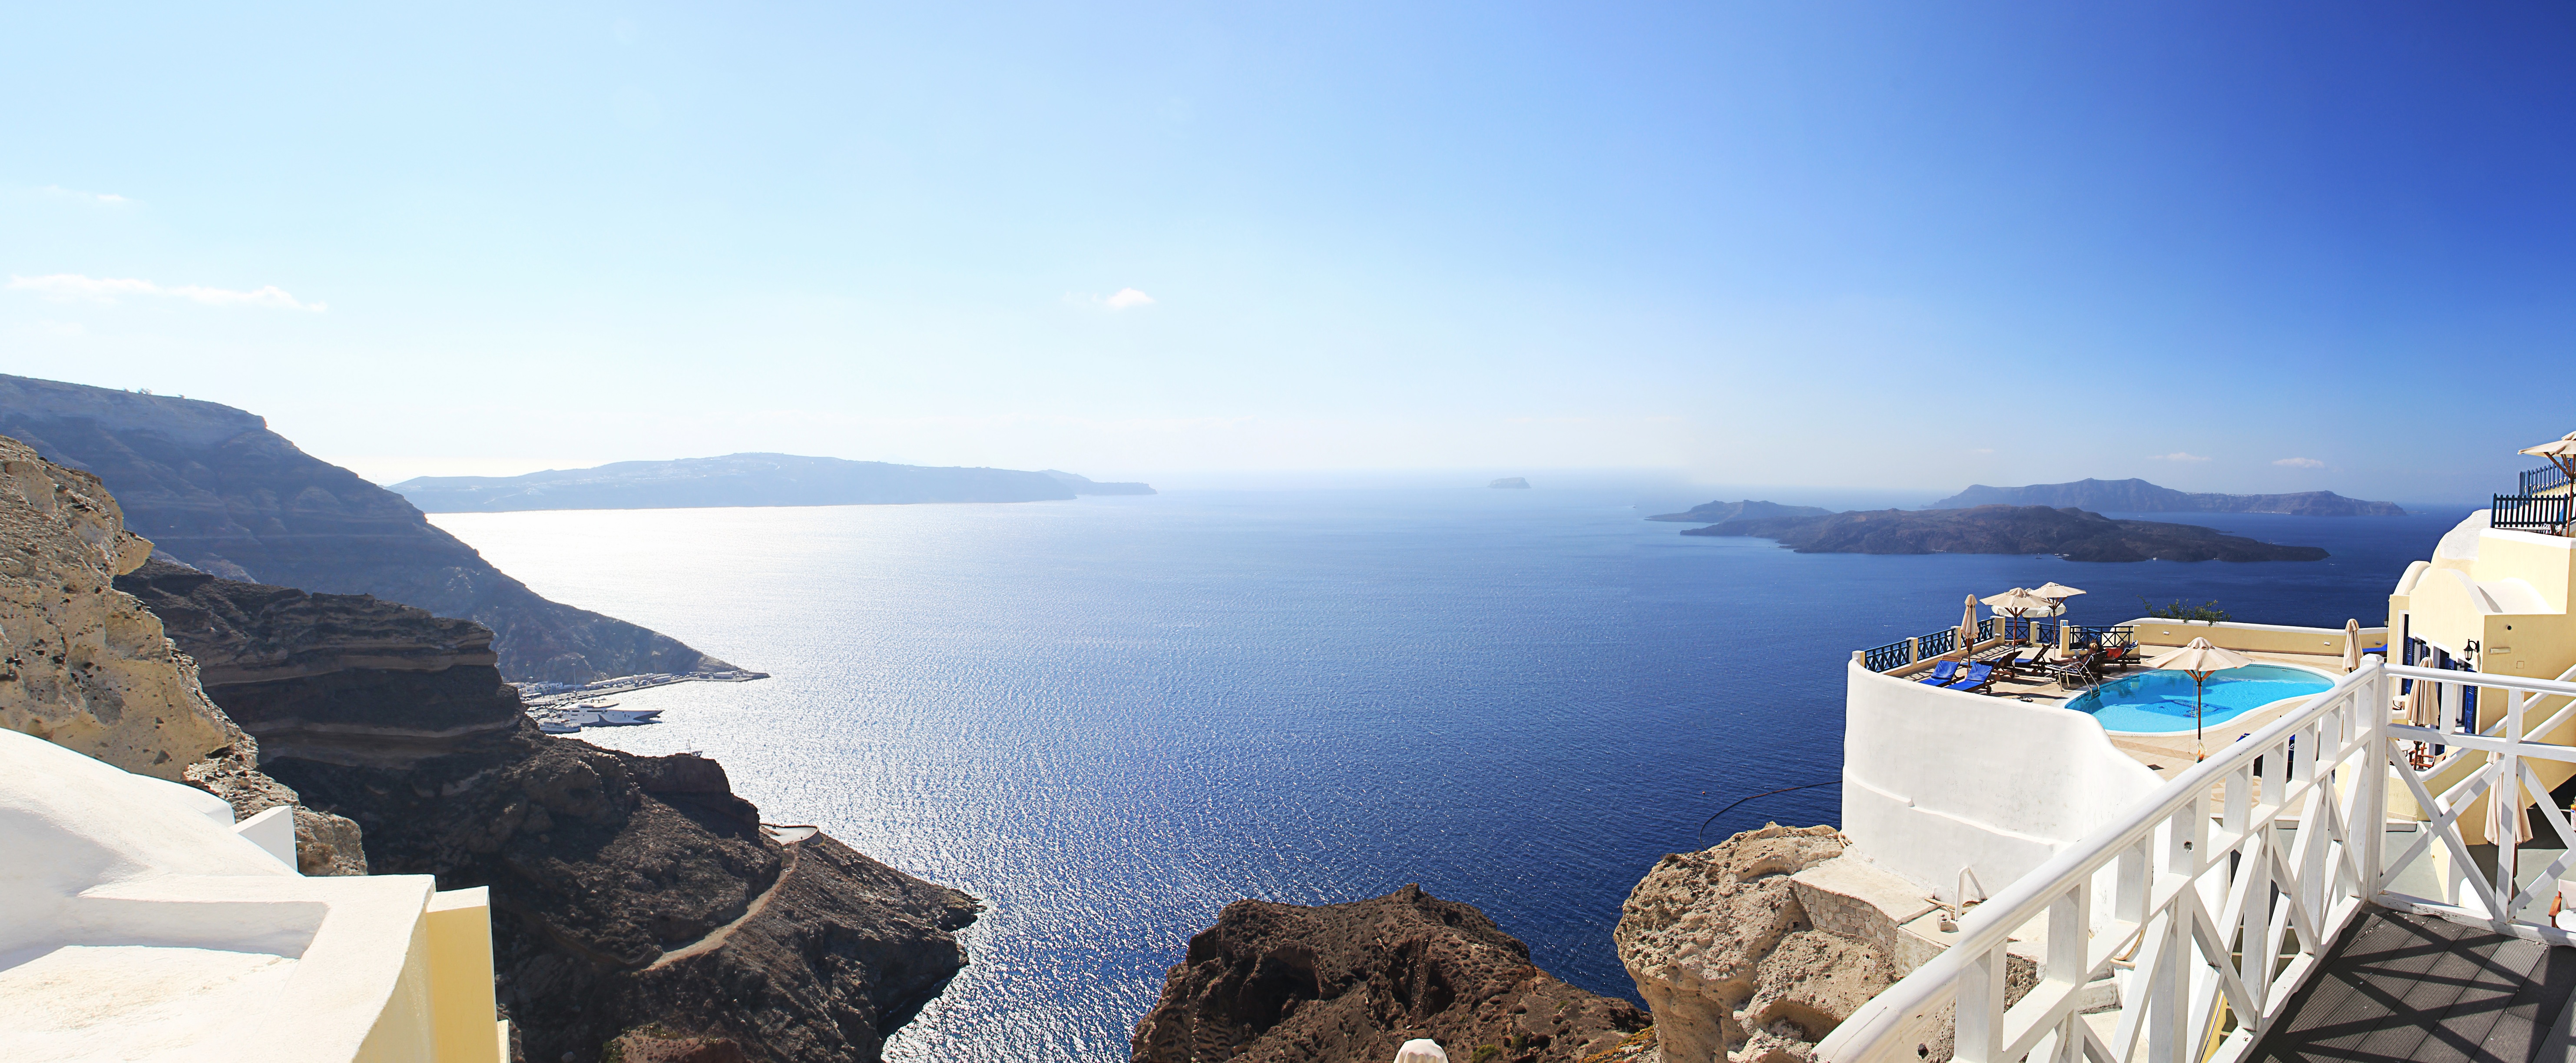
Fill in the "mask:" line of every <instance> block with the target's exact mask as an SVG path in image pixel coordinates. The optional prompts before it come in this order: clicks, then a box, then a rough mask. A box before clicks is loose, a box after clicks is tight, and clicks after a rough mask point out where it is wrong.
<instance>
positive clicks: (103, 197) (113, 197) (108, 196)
mask: <svg viewBox="0 0 2576 1063" xmlns="http://www.w3.org/2000/svg"><path fill="white" fill-rule="evenodd" d="M36 191H39V192H42V193H44V194H46V195H49V196H55V197H58V198H61V199H78V200H83V201H86V202H90V203H102V204H106V205H107V206H111V207H121V206H124V205H126V204H128V203H131V202H134V201H133V200H130V199H127V198H125V197H124V196H120V195H117V194H116V193H114V192H83V191H81V190H79V189H76V188H65V187H63V186H61V185H46V186H45V187H43V188H39V189H37V190H36Z"/></svg>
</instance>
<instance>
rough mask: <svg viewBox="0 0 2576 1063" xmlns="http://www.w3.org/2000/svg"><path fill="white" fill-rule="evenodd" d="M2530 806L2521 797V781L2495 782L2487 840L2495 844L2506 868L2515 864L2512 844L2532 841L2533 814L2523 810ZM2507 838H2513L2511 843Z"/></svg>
mask: <svg viewBox="0 0 2576 1063" xmlns="http://www.w3.org/2000/svg"><path fill="white" fill-rule="evenodd" d="M2528 807H2530V806H2529V805H2526V804H2524V803H2523V800H2522V784H2521V783H2520V782H2518V781H2516V780H2512V779H2507V780H2505V781H2503V782H2500V783H2498V784H2496V788H2495V792H2494V793H2491V794H2488V795H2487V840H2488V841H2490V842H2493V843H2495V847H2496V859H2498V860H2501V861H2504V862H2505V867H2506V868H2507V869H2510V868H2512V867H2513V863H2512V861H2513V855H2512V854H2513V847H2514V846H2515V845H2520V844H2522V843H2524V842H2527V841H2530V840H2531V817H2530V816H2527V815H2524V814H2523V811H2522V810H2523V809H2525V808H2528ZM2507 837H2510V838H2512V839H2513V841H2512V842H2511V843H2510V844H2508V843H2507V842H2506V841H2505V839H2506V838H2507ZM2506 873H2507V874H2511V873H2512V872H2511V871H2510V870H2508V871H2507V872H2506Z"/></svg>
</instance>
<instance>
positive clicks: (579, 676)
mask: <svg viewBox="0 0 2576 1063" xmlns="http://www.w3.org/2000/svg"><path fill="white" fill-rule="evenodd" d="M0 432H5V433H8V434H9V435H12V436H15V437H16V438H18V439H20V440H23V441H24V442H26V443H27V445H29V446H30V447H32V448H34V449H35V450H36V451H37V452H39V453H41V454H43V455H44V456H45V457H46V458H48V459H50V460H52V461H55V462H57V463H60V464H62V465H66V466H70V467H72V468H76V469H81V470H84V471H87V472H90V473H94V474H96V475H97V477H98V478H99V479H100V480H102V481H104V482H105V483H106V485H107V487H108V488H109V489H110V490H112V491H114V492H116V495H117V497H118V498H119V499H120V500H121V501H122V502H123V503H124V506H125V516H126V519H127V520H128V521H129V522H130V524H131V526H132V527H133V529H134V530H135V531H136V532H138V533H141V534H143V535H146V536H149V537H150V538H151V539H152V541H153V543H154V544H156V545H157V546H158V547H159V549H160V551H161V552H162V553H163V554H164V555H166V556H168V557H170V558H172V559H175V560H178V561H181V562H185V563H186V564H189V565H192V566H195V567H197V568H199V569H203V570H205V571H207V572H211V573H214V574H216V575H219V576H225V577H229V578H233V579H239V580H246V581H247V580H259V581H263V582H267V583H274V584H281V585H284V586H290V587H302V588H305V589H307V590H312V591H317V592H327V593H335V594H372V595H375V596H377V597H379V598H383V599H386V600H388V601H396V602H402V603H404V604H406V605H414V606H419V607H420V608H423V609H427V610H429V611H431V612H433V613H436V614H438V615H440V616H458V617H471V618H473V619H474V620H476V621H478V622H480V623H482V624H483V625H484V626H486V627H488V628H490V629H491V630H492V631H494V632H497V633H498V637H497V638H495V639H494V642H493V649H494V650H495V651H496V652H497V653H498V654H499V657H500V666H501V669H502V671H503V672H505V673H507V674H508V675H509V676H510V678H512V679H519V680H536V679H545V680H559V681H571V682H587V681H590V680H594V679H603V678H607V677H609V676H617V675H636V674H641V673H645V672H691V671H725V670H729V669H731V668H732V667H733V666H732V665H729V664H726V663H725V662H723V661H719V660H716V659H715V658H712V657H708V656H706V655H705V654H702V653H699V652H698V651H696V650H694V649H691V648H689V647H688V646H685V645H682V644H681V643H680V642H679V641H677V640H675V639H672V638H670V637H669V636H666V635H661V634H657V633H655V632H652V631H649V630H646V629H644V628H641V627H637V626H635V625H633V624H629V623H626V622H625V621H622V620H617V619H614V618H612V617H606V616H601V615H599V614H598V613H593V612H589V611H587V610H582V609H575V608H573V607H571V606H568V605H563V604H560V603H557V602H551V601H548V600H546V599H544V598H542V597H539V596H538V595H537V593H536V592H534V591H531V590H529V589H528V588H527V585H525V584H522V583H520V582H519V581H518V580H515V579H511V578H510V577H509V576H507V575H504V574H503V573H502V572H501V571H500V570H499V569H496V568H494V567H492V565H491V563H489V562H487V561H485V560H483V557H482V555H480V554H477V553H475V552H474V548H473V547H470V546H467V545H465V544H464V543H462V542H459V541H457V539H456V537H455V536H452V535H449V534H447V533H446V532H444V531H440V530H439V529H438V528H436V527H434V526H432V525H431V524H430V523H429V520H428V518H426V517H423V516H422V515H421V512H420V511H419V510H418V509H414V508H413V507H412V505H411V503H409V502H405V501H403V498H402V496H400V495H397V494H394V493H393V492H391V491H387V490H385V489H384V488H381V487H378V486H376V485H374V484H371V483H368V482H367V481H366V480H364V479H361V478H359V476H358V475H357V474H356V473H353V472H350V471H349V470H347V469H343V468H340V467H339V466H337V465H332V464H330V463H328V462H325V461H321V460H318V459H316V458H314V457H313V456H311V455H309V454H306V453H304V452H303V451H301V450H298V449H296V448H295V444H293V443H290V442H288V441H287V440H286V439H285V438H284V437H282V436H279V435H278V434H277V433H275V432H271V431H269V430H268V423H267V422H266V421H263V420H261V419H260V418H258V417H256V416H253V415H251V414H248V413H244V412H242V411H240V410H236V409H233V408H232V407H229V406H219V405H216V404H215V403H211V402H194V401H190V400H187V399H181V398H173V397H171V396H167V395H138V394H133V393H129V392H124V391H118V390H115V389H113V388H93V387H84V386H81V385H78V384H63V383H57V382H54V381H50V380H35V379H31V378H28V377H18V376H5V375H0Z"/></svg>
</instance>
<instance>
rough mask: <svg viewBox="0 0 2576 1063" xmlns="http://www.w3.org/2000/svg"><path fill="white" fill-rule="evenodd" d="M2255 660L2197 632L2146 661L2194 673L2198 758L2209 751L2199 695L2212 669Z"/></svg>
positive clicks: (2194, 731)
mask: <svg viewBox="0 0 2576 1063" xmlns="http://www.w3.org/2000/svg"><path fill="white" fill-rule="evenodd" d="M2252 663H2254V659H2253V658H2251V657H2248V656H2245V655H2244V654H2241V653H2237V652H2234V651H2232V650H2222V649H2219V648H2218V647H2216V646H2213V645H2210V642H2209V640H2208V639H2206V638H2202V637H2200V636H2198V635H2194V636H2192V639H2191V641H2190V642H2189V643H2187V644H2185V645H2184V646H2183V648H2181V649H2178V650H2175V651H2173V652H2172V653H2168V654H2165V655H2164V656H2162V657H2158V658H2156V659H2155V660H2152V661H2148V662H2147V667H2149V668H2169V669H2172V670H2174V671H2177V672H2183V673H2186V674H2188V675H2190V676H2191V747H2192V755H2193V756H2194V757H2195V758H2197V759H2201V760H2206V759H2208V758H2209V754H2208V753H2207V752H2206V751H2204V750H2203V749H2202V748H2201V739H2200V697H2201V692H2202V690H2203V688H2204V687H2206V686H2207V685H2208V683H2209V677H2210V675H2211V673H2214V672H2224V671H2226V670H2228V669H2230V668H2243V667H2245V666H2246V665H2249V664H2252Z"/></svg>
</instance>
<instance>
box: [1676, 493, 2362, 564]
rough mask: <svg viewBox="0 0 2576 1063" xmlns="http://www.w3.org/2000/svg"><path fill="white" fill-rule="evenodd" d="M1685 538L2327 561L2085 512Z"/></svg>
mask: <svg viewBox="0 0 2576 1063" xmlns="http://www.w3.org/2000/svg"><path fill="white" fill-rule="evenodd" d="M1682 534H1684V535H1746V536H1752V537H1755V538H1761V539H1775V540H1778V541H1779V543H1780V545H1782V546H1786V547H1789V548H1790V549H1793V550H1796V551H1797V552H1799V553H1802V554H2055V555H2058V556H2060V557H2064V558H2066V559H2067V560H2069V561H2323V560H2325V558H2326V552H2325V551H2324V550H2321V549H2318V548H2316V547H2313V546H2281V545H2277V544H2273V543H2266V542H2262V541H2259V540H2255V539H2248V538H2245V537H2243V536H2239V535H2227V534H2224V533H2221V532H2219V531H2218V530H2216V529H2214V528H2203V527H2199V526H2196V525H2190V524H2166V523H2162V522H2159V521H2147V520H2112V519H2111V518H2109V517H2105V516H2103V515H2101V514H2099V513H2087V512H2085V511H2083V510H2080V509H2072V508H2068V509H2051V508H2049V507H2046V506H1978V507H1975V508H1973V509H1930V510H1921V509H1917V510H1906V509H1883V510H1873V511H1868V512H1855V513H1832V514H1827V515H1825V516H1821V517H1816V516H1807V517H1769V518H1761V519H1755V520H1737V521H1730V522H1727V523H1725V524H1720V525H1716V526H1714V527H1708V528H1689V529H1685V530H1684V531H1683V532H1682Z"/></svg>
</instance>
